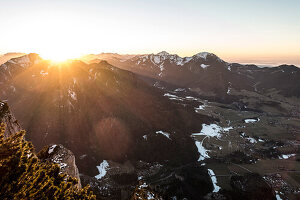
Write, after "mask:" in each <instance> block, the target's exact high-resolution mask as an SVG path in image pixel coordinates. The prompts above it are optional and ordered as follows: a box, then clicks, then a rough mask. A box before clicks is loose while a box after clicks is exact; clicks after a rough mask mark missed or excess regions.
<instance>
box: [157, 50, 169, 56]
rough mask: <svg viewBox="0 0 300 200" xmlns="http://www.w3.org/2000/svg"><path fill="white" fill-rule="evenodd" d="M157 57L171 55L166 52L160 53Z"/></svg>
mask: <svg viewBox="0 0 300 200" xmlns="http://www.w3.org/2000/svg"><path fill="white" fill-rule="evenodd" d="M157 55H159V56H169V55H170V54H169V53H168V52H166V51H162V52H159V53H158V54H157Z"/></svg>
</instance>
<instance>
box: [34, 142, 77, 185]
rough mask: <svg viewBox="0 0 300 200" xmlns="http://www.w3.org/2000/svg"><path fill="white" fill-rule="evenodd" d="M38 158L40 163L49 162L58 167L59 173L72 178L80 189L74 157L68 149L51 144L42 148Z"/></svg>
mask: <svg viewBox="0 0 300 200" xmlns="http://www.w3.org/2000/svg"><path fill="white" fill-rule="evenodd" d="M38 157H39V158H40V159H41V160H42V161H50V162H53V163H56V164H58V165H59V166H60V172H61V173H65V174H67V175H69V176H72V177H74V178H76V179H77V180H78V187H79V188H81V181H80V177H79V171H78V168H77V166H76V163H75V156H74V154H73V153H72V151H70V150H69V149H67V148H65V147H64V146H63V145H61V144H58V145H56V144H52V145H48V146H46V147H44V148H43V149H42V150H41V151H40V152H39V153H38Z"/></svg>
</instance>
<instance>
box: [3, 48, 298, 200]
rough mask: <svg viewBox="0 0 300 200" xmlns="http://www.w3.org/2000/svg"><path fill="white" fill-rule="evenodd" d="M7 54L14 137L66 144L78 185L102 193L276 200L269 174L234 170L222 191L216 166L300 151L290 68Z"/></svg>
mask: <svg viewBox="0 0 300 200" xmlns="http://www.w3.org/2000/svg"><path fill="white" fill-rule="evenodd" d="M1 60H3V61H4V63H3V64H1V65H0V95H1V96H0V98H1V101H3V102H5V103H8V104H9V106H10V109H11V111H12V113H13V114H14V115H11V114H10V113H4V114H3V116H2V114H1V113H0V114H1V115H0V119H1V120H2V121H4V122H9V123H7V124H8V125H9V128H8V129H7V131H8V133H7V134H9V133H10V132H16V131H17V130H20V127H22V128H23V129H25V130H26V131H27V134H26V139H27V140H30V141H32V142H33V144H34V145H35V147H36V150H37V151H39V150H42V149H43V150H42V152H49V148H51V146H50V147H49V145H50V144H55V145H56V144H57V145H63V147H66V148H67V149H70V150H71V151H72V152H69V150H68V154H70V155H72V163H73V160H74V159H73V157H74V156H73V153H74V155H75V157H76V165H77V166H76V167H78V169H79V172H80V179H81V184H83V186H84V185H86V184H90V185H91V186H92V189H93V190H94V193H95V194H97V196H98V197H99V198H100V199H128V198H129V197H130V196H131V192H132V191H133V190H137V191H139V190H141V189H143V188H144V187H145V188H148V189H149V188H151V190H153V191H155V192H156V193H157V194H160V195H161V196H162V197H163V198H164V199H170V198H173V197H176V198H178V199H182V198H188V199H199V197H201V198H202V197H204V196H205V198H206V199H215V198H216V196H214V195H217V196H218V195H220V198H221V197H224V198H225V197H226V198H229V199H230V198H231V199H240V198H246V197H247V196H251V195H252V196H251V198H252V197H253V198H254V199H255V198H257V197H258V196H261V195H264V196H265V197H266V199H273V198H274V197H275V193H274V190H273V189H272V188H271V187H270V185H268V184H269V183H268V184H267V183H266V182H265V181H264V180H266V177H267V176H266V177H264V178H265V179H263V178H262V177H261V176H258V175H245V176H242V175H241V176H239V174H236V176H238V177H235V176H232V174H231V173H233V172H236V171H235V170H232V169H231V168H230V174H231V175H230V176H229V177H230V181H231V182H230V183H227V182H226V181H225V182H226V184H227V186H228V187H231V190H229V189H223V190H220V192H219V189H218V188H219V186H218V185H217V182H216V178H215V177H216V176H215V175H214V171H213V170H212V168H213V167H212V166H213V165H214V166H219V165H220V166H221V165H222V166H223V165H227V164H228V165H231V163H233V164H234V165H237V164H239V165H240V164H241V165H242V164H253V165H255V164H256V163H257V162H258V161H259V160H261V159H266V158H267V159H278V158H289V156H291V155H292V156H295V155H296V153H298V152H297V148H298V146H299V145H298V143H297V134H298V131H299V127H300V126H299V122H300V121H299V117H300V116H299V112H298V111H300V109H299V108H300V107H299V97H300V90H299V88H300V81H299V80H300V69H299V68H298V67H296V66H294V65H281V66H278V67H272V68H268V67H264V68H261V67H258V66H256V65H242V64H238V63H228V62H226V61H224V60H222V59H221V58H219V57H218V56H216V55H215V54H212V53H208V52H202V53H198V54H196V55H194V56H191V57H184V58H182V57H180V56H178V55H175V54H169V53H167V52H165V51H163V52H160V53H158V54H147V55H120V54H112V53H103V54H97V55H96V54H90V55H86V56H84V57H82V58H80V59H78V60H69V61H66V62H63V63H54V62H52V61H49V60H44V59H42V58H41V57H40V56H39V55H38V54H34V53H32V54H26V55H15V54H13V55H10V56H9V55H8V54H7V55H6V56H4V57H1ZM1 106H6V104H3V105H2V104H1ZM5 110H7V109H5ZM258 122H259V123H258ZM295 138H296V139H295ZM234 143H236V144H234ZM55 145H54V146H55ZM44 146H46V147H47V148H46V150H45V148H43V147H44ZM286 148H287V149H286ZM66 151H67V150H66ZM285 152H288V153H289V154H287V155H285V154H284V153H285ZM280 156H281V157H280ZM74 162H75V161H74ZM210 163H212V164H211V165H210ZM99 164H100V165H99ZM207 165H208V166H207ZM76 167H74V168H75V169H77V168H76ZM226 167H227V166H225V167H224V169H225V168H226ZM219 170H220V171H221V172H220V173H223V171H222V170H221V169H219ZM231 170H232V171H233V172H232V171H231ZM226 173H227V171H226ZM228 173H229V172H228ZM76 176H79V175H78V173H76ZM143 181H145V182H143ZM146 182H147V185H145V184H146ZM240 183H241V184H242V186H241V185H240ZM148 184H149V185H148ZM223 184H224V183H223ZM226 184H225V185H226ZM137 185H138V186H137ZM199 187H200V188H202V189H201V190H199ZM244 187H245V188H247V189H246V190H245V191H244V189H243V188H244ZM278 190H279V189H278ZM257 191H259V192H257ZM207 195H212V196H207ZM251 198H250V199H251ZM253 198H252V199H253ZM173 199H174V198H173Z"/></svg>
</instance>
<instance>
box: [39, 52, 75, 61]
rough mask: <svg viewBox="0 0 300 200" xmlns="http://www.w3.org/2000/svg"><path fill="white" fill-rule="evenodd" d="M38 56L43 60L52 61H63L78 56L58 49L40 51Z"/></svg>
mask: <svg viewBox="0 0 300 200" xmlns="http://www.w3.org/2000/svg"><path fill="white" fill-rule="evenodd" d="M40 56H41V57H42V58H43V59H45V60H51V61H53V62H64V61H67V60H69V59H75V58H78V57H79V55H75V54H71V53H70V52H60V51H51V52H41V53H40Z"/></svg>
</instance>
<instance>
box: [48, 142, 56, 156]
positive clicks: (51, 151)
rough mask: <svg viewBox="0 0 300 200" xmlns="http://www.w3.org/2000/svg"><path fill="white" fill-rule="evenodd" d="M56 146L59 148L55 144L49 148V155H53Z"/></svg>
mask: <svg viewBox="0 0 300 200" xmlns="http://www.w3.org/2000/svg"><path fill="white" fill-rule="evenodd" d="M56 146H57V145H56V144H54V145H52V146H51V147H49V149H48V154H51V153H53V151H54V149H55V147H56Z"/></svg>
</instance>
